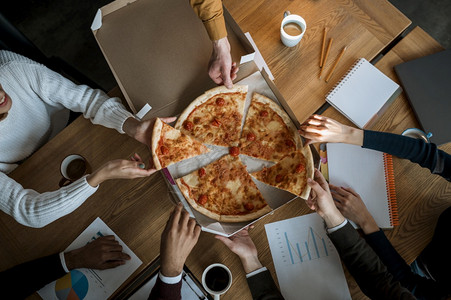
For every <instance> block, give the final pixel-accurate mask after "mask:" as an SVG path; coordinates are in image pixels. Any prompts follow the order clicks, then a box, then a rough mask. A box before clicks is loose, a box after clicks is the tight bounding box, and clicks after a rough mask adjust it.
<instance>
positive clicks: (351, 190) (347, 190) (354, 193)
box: [341, 186, 360, 197]
mask: <svg viewBox="0 0 451 300" xmlns="http://www.w3.org/2000/svg"><path fill="white" fill-rule="evenodd" d="M341 189H342V190H344V191H346V192H348V193H350V194H352V195H354V196H356V197H359V196H360V195H359V194H357V192H356V191H355V190H354V189H353V188H351V187H344V186H342V187H341Z"/></svg>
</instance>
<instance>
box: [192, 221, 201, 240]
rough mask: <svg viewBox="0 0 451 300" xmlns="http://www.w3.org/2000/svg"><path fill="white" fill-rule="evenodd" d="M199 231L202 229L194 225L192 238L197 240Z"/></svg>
mask: <svg viewBox="0 0 451 300" xmlns="http://www.w3.org/2000/svg"><path fill="white" fill-rule="evenodd" d="M201 231H202V228H201V227H200V225H198V224H196V226H194V238H195V239H196V240H197V239H199V236H200V233H201Z"/></svg>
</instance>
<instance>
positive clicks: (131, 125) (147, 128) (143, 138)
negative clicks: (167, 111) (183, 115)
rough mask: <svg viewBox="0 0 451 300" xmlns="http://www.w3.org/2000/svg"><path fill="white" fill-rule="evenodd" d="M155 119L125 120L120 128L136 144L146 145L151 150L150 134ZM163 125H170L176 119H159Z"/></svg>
mask: <svg viewBox="0 0 451 300" xmlns="http://www.w3.org/2000/svg"><path fill="white" fill-rule="evenodd" d="M155 119H156V118H153V119H150V120H147V121H138V120H137V119H135V118H128V119H127V120H125V122H124V125H123V126H122V130H124V132H125V133H126V134H127V135H128V136H130V137H132V138H134V139H135V140H137V141H138V142H141V143H143V144H144V145H147V146H148V147H149V149H151V145H150V143H151V141H152V132H153V125H154V124H155ZM160 119H161V120H162V121H163V122H165V123H172V122H174V121H175V120H176V119H177V118H176V117H168V118H160Z"/></svg>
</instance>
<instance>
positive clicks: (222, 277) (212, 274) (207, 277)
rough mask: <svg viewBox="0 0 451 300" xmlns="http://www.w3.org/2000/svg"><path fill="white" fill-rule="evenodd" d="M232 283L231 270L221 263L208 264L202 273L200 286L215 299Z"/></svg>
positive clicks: (217, 299)
mask: <svg viewBox="0 0 451 300" xmlns="http://www.w3.org/2000/svg"><path fill="white" fill-rule="evenodd" d="M231 285H232V272H230V270H229V268H227V267H226V266H225V265H223V264H218V263H216V264H212V265H209V266H208V267H207V268H206V269H205V270H204V273H202V286H203V287H204V289H205V290H206V291H207V292H208V293H209V294H211V295H212V296H213V297H214V299H215V300H219V296H220V295H222V294H224V293H225V292H227V291H228V290H229V288H230V286H231Z"/></svg>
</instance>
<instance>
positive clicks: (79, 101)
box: [0, 51, 132, 227]
mask: <svg viewBox="0 0 451 300" xmlns="http://www.w3.org/2000/svg"><path fill="white" fill-rule="evenodd" d="M0 84H1V85H2V87H3V89H4V90H5V92H6V93H7V94H8V95H9V97H10V98H11V100H12V106H11V109H10V111H9V112H8V115H7V117H6V118H5V119H3V120H2V121H0V209H1V210H2V211H4V212H6V213H7V214H9V215H11V216H13V217H14V218H15V219H16V220H17V221H18V222H19V223H21V224H24V225H27V226H31V227H43V226H45V225H47V224H49V223H51V222H53V221H54V220H56V219H58V218H60V217H62V216H64V215H67V214H69V213H70V212H72V211H74V210H75V209H76V208H77V207H79V206H80V205H81V204H82V203H83V202H84V201H85V200H86V199H87V198H88V197H89V196H91V195H92V194H93V193H94V192H95V191H96V190H97V188H93V187H91V186H90V185H89V184H88V183H87V181H86V178H85V177H83V178H81V179H79V180H77V181H76V182H74V183H72V184H70V185H69V186H67V187H63V188H60V189H59V190H56V191H52V192H46V193H42V194H40V193H38V192H36V191H34V190H30V189H24V188H23V187H22V186H21V185H20V184H19V183H17V182H16V181H14V180H13V179H11V178H10V177H8V176H7V175H6V174H8V173H9V172H11V171H12V170H14V169H15V168H16V167H17V162H20V161H21V160H23V159H25V158H27V157H28V156H30V155H31V154H32V153H33V152H34V151H36V150H37V149H38V148H39V147H41V146H42V145H43V144H45V143H46V142H47V141H48V139H49V138H50V137H51V136H53V135H54V134H55V131H56V130H57V128H56V127H57V126H56V124H54V123H55V122H54V121H52V120H53V119H54V118H53V117H54V115H55V114H56V113H58V112H61V111H62V110H66V109H70V110H73V111H76V112H82V113H83V115H84V117H85V118H90V119H91V121H92V123H94V124H101V125H103V126H105V127H108V128H114V129H116V130H117V131H119V132H120V133H124V132H123V130H122V125H123V123H124V122H125V120H126V119H127V118H129V117H132V114H131V113H129V112H128V111H127V110H126V109H125V108H124V106H123V105H122V104H121V102H120V100H119V99H118V98H109V97H108V96H107V95H106V94H105V93H104V92H102V91H100V90H94V89H91V88H89V87H87V86H85V85H76V84H74V83H73V82H71V81H70V80H68V79H66V78H64V77H63V76H61V75H60V74H58V73H55V72H53V71H51V70H50V69H48V68H46V67H45V66H43V65H41V64H38V63H36V62H34V61H32V60H30V59H28V58H25V57H23V56H20V55H18V54H15V53H12V52H8V51H0Z"/></svg>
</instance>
